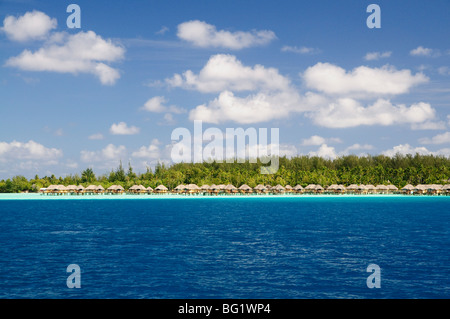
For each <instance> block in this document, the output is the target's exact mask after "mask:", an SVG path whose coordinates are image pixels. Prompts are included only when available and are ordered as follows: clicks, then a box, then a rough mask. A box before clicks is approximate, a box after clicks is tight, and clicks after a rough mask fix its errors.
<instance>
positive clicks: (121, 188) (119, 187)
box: [116, 185, 125, 191]
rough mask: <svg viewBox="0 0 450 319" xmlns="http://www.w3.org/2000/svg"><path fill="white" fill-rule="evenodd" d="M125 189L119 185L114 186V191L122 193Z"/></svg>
mask: <svg viewBox="0 0 450 319" xmlns="http://www.w3.org/2000/svg"><path fill="white" fill-rule="evenodd" d="M124 190H125V189H124V188H123V187H122V186H121V185H116V191H124Z"/></svg>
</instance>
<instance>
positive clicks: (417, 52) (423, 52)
mask: <svg viewBox="0 0 450 319" xmlns="http://www.w3.org/2000/svg"><path fill="white" fill-rule="evenodd" d="M432 53H433V49H430V48H424V47H423V46H419V47H417V48H415V49H413V50H411V51H410V52H409V54H410V55H412V56H431V55H432Z"/></svg>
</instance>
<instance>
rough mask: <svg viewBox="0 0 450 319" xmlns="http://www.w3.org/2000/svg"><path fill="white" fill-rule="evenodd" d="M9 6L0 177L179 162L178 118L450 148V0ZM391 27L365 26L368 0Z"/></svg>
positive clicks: (316, 137) (373, 148)
mask: <svg viewBox="0 0 450 319" xmlns="http://www.w3.org/2000/svg"><path fill="white" fill-rule="evenodd" d="M70 3H71V2H67V3H66V2H63V1H45V2H43V1H32V0H21V1H12V0H7V1H1V2H0V28H1V30H0V61H1V64H0V97H1V99H0V115H1V116H0V178H9V177H12V176H14V175H18V174H21V175H25V176H27V177H33V176H34V175H35V174H39V175H51V174H55V175H57V176H58V175H65V174H74V173H79V172H80V171H81V170H83V169H85V168H86V167H93V168H94V170H95V171H96V172H98V173H104V172H108V171H110V170H111V169H114V168H116V167H117V166H118V163H119V161H120V160H122V162H124V163H127V162H128V161H130V162H131V163H132V165H133V166H134V167H135V170H137V171H141V172H143V171H145V167H146V166H150V167H152V166H154V165H155V164H156V163H157V162H158V161H161V162H167V163H170V160H171V156H170V149H171V145H172V144H173V142H172V141H171V133H172V131H173V130H174V129H175V128H177V127H185V128H188V129H190V130H191V129H193V120H194V119H197V120H202V121H203V126H204V128H207V127H217V128H219V129H221V130H223V131H225V129H226V128H238V127H242V128H244V129H245V128H250V127H254V128H279V132H280V139H279V145H278V146H279V149H280V152H281V153H282V154H286V155H288V156H295V155H297V154H303V155H308V154H309V155H320V156H324V157H329V158H335V157H336V156H340V155H345V154H357V155H363V154H386V155H388V156H392V155H393V154H395V153H396V152H399V153H403V154H406V153H416V152H418V153H422V154H436V155H444V156H450V129H449V127H450V117H449V114H450V109H449V108H450V85H449V84H450V63H449V62H450V38H449V34H450V22H449V19H448V13H449V12H450V2H448V1H446V0H436V1H433V5H430V3H429V2H426V1H408V2H405V1H399V0H390V1H356V0H355V1H350V0H346V1H328V0H327V1H325V0H321V1H276V2H275V1H261V0H259V1H220V2H219V1H145V3H144V1H137V0H135V1H127V2H125V1H115V2H112V1H76V2H74V3H76V4H78V5H79V6H80V8H81V28H80V29H69V28H68V27H67V25H66V19H67V17H68V16H69V13H67V12H66V8H67V6H68V5H69V4H70ZM372 3H375V4H378V5H379V6H380V8H381V28H380V29H369V28H368V27H367V25H366V19H367V17H368V16H369V13H367V12H366V8H367V6H368V5H369V4H372Z"/></svg>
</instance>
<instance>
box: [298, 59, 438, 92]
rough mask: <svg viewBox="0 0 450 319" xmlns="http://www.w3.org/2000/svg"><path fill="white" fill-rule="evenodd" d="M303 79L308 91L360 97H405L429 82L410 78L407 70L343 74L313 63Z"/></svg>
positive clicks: (362, 68) (419, 75) (417, 76)
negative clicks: (413, 89) (411, 89)
mask: <svg viewBox="0 0 450 319" xmlns="http://www.w3.org/2000/svg"><path fill="white" fill-rule="evenodd" d="M303 79H304V81H305V84H306V85H307V86H308V87H309V88H312V89H315V90H318V91H321V92H324V93H327V94H333V95H350V94H357V95H358V94H359V95H361V96H362V97H364V96H367V95H369V96H379V95H380V94H382V95H394V94H402V93H407V92H409V90H410V88H411V87H413V86H415V85H418V84H422V83H425V82H428V80H429V79H428V78H427V77H426V76H425V75H424V74H422V73H417V74H415V75H412V74H411V71H410V70H406V69H405V70H396V69H395V68H393V67H389V66H384V67H382V68H369V67H366V66H360V67H357V68H355V69H353V70H352V71H350V72H347V71H346V70H345V69H343V68H341V67H339V66H336V65H333V64H330V63H317V64H316V65H314V66H312V67H309V68H307V69H306V71H305V72H304V73H303Z"/></svg>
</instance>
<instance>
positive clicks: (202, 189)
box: [200, 184, 210, 194]
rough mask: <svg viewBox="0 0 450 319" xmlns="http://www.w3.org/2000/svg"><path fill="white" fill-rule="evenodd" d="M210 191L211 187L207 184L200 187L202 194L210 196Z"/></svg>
mask: <svg viewBox="0 0 450 319" xmlns="http://www.w3.org/2000/svg"><path fill="white" fill-rule="evenodd" d="M209 189H210V186H209V185H207V184H205V185H202V186H201V187H200V192H201V193H203V194H210V191H209Z"/></svg>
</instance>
